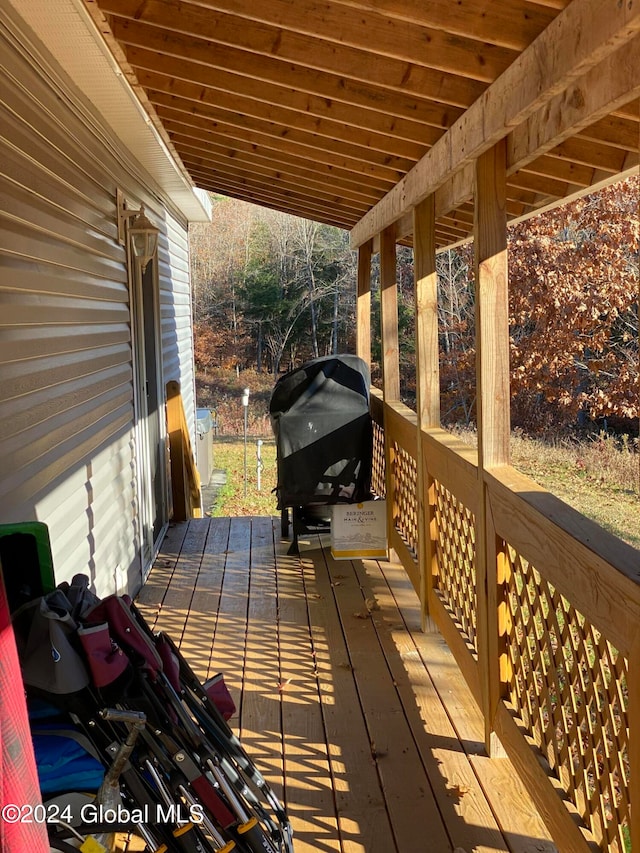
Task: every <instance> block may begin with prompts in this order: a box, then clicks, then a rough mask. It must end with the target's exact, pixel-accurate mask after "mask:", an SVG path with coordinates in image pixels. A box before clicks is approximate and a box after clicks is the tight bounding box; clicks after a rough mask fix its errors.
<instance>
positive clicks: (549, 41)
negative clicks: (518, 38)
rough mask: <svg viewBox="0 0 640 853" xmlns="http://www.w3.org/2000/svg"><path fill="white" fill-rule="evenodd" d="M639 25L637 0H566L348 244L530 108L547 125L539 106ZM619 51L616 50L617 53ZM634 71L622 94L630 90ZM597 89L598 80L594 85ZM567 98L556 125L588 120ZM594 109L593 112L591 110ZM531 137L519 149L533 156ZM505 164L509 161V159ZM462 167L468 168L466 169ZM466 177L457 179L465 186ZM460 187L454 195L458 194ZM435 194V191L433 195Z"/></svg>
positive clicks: (439, 182)
mask: <svg viewBox="0 0 640 853" xmlns="http://www.w3.org/2000/svg"><path fill="white" fill-rule="evenodd" d="M639 31H640V4H633V5H631V6H630V7H629V6H627V4H618V3H613V2H608V3H602V2H599V0H573V2H572V3H571V4H570V5H569V6H568V7H567V8H566V9H565V10H564V12H562V14H560V15H558V17H557V18H555V20H554V21H552V23H551V24H549V26H548V28H547V29H546V30H545V31H544V32H543V33H542V35H541V36H540V37H539V38H538V39H537V40H536V41H535V42H534V43H533V44H532V45H531V46H530V47H529V48H528V49H527V50H526V51H524V53H523V54H522V55H521V56H520V57H519V58H518V59H517V60H516V61H515V62H514V63H513V65H511V66H510V67H509V68H508V69H507V70H506V71H505V73H504V74H503V75H502V76H501V77H500V78H499V79H498V80H497V81H496V82H495V83H494V84H493V85H492V86H490V87H489V89H488V90H487V91H486V92H485V93H484V94H483V95H482V96H481V97H480V98H479V99H478V101H476V103H474V104H473V105H472V106H471V107H470V108H469V109H468V110H467V112H466V114H465V116H464V117H463V118H462V119H460V120H458V121H457V122H456V124H455V125H454V126H453V127H452V128H451V130H450V131H449V132H448V133H447V134H446V135H445V136H444V137H442V139H440V140H439V141H438V142H437V143H436V144H435V145H434V146H433V147H432V148H431V149H430V150H429V151H428V152H427V154H425V155H424V157H423V158H422V159H421V160H420V161H419V162H418V163H417V164H416V166H414V167H413V169H412V170H411V171H410V172H409V173H408V174H407V175H406V176H405V177H404V178H403V179H402V180H401V181H400V182H399V183H398V184H397V185H396V186H395V187H394V188H393V190H391V191H390V192H389V193H388V194H387V195H386V196H385V198H383V199H382V200H381V201H380V202H378V204H377V205H376V206H375V207H374V208H373V209H372V210H370V211H369V212H368V213H367V214H366V215H365V216H364V217H363V219H362V220H361V221H360V222H359V223H358V224H357V225H356V226H355V228H354V229H353V231H352V233H351V245H352V247H357V246H359V245H360V244H361V243H362V242H364V241H365V240H369V239H371V237H372V236H374V235H375V234H377V233H380V232H381V231H382V230H383V229H384V228H386V227H388V226H389V225H391V224H393V223H394V222H395V221H397V220H398V219H400V218H401V217H402V216H403V214H405V213H407V212H408V211H410V210H411V209H412V208H413V207H415V206H416V204H418V203H419V202H420V201H421V200H422V199H423V198H426V196H427V195H429V194H430V193H432V192H434V191H437V190H438V189H439V188H440V187H442V186H443V185H444V184H445V183H446V182H447V181H448V180H451V178H452V175H455V173H457V172H458V171H460V170H461V169H464V168H465V167H466V166H468V165H469V164H470V163H472V162H473V161H474V160H475V159H477V157H478V156H480V155H481V154H482V153H484V152H485V151H487V150H488V149H489V148H490V147H491V146H492V145H494V144H495V143H496V142H497V141H499V140H500V139H503V138H505V137H506V136H507V135H508V133H509V132H510V130H512V129H514V128H516V127H518V126H519V125H521V124H523V123H525V122H527V121H528V120H529V119H530V118H531V117H532V116H534V114H536V113H538V115H539V116H541V115H542V118H539V119H538V121H542V123H543V125H544V126H545V127H551V126H552V125H550V124H549V123H548V122H547V121H546V120H545V119H544V116H543V111H544V108H545V107H546V106H547V105H549V104H550V103H551V102H552V101H553V99H554V98H556V96H558V95H560V96H561V95H562V93H563V92H565V91H566V90H567V89H568V88H569V87H570V86H571V85H572V83H574V82H575V81H577V80H579V79H580V78H581V77H582V78H585V77H586V76H587V75H588V74H589V72H590V71H591V70H592V69H594V68H595V67H596V66H598V65H599V64H600V63H603V62H605V61H606V60H607V59H609V58H611V60H610V61H611V62H613V63H614V64H616V67H617V63H615V57H614V56H612V54H614V53H616V51H620V50H621V49H622V48H624V47H625V46H626V45H628V44H629V43H630V42H632V41H633V40H634V38H635V37H636V36H637V33H638V32H639ZM619 55H620V54H619ZM637 79H638V78H637V77H636V78H635V79H634V80H633V81H629V84H628V85H629V86H631V87H633V88H632V89H631V91H630V93H629V94H628V100H630V99H631V98H633V97H637V93H636V90H635V85H636V84H637ZM599 91H600V92H601V93H602V87H599ZM586 103H590V102H588V101H586V100H585V102H584V104H582V105H580V104H579V103H576V104H575V108H574V111H573V113H572V119H573V121H571V119H568V118H564V119H563V118H562V117H559V119H558V120H559V121H563V122H564V123H563V125H562V127H563V128H568V127H569V126H571V127H575V125H576V123H578V122H580V121H584V122H585V125H586V124H587V123H588V122H589V120H593V119H592V116H593V113H592V112H591V113H589V114H588V115H587V111H586V110H585V104H586ZM598 117H599V116H597V115H596V118H598ZM537 154H538V149H537V148H535V145H534V144H531V145H530V146H529V147H528V148H527V153H526V156H531V157H532V158H533V157H535V156H537ZM509 165H510V168H511V169H513V170H514V171H517V168H514V166H515V165H516V164H514V163H513V162H510V164H509ZM467 175H468V173H467ZM469 186H471V187H472V186H473V184H466V185H464V186H463V187H462V189H464V190H468V188H469ZM467 197H468V195H466V194H465V196H464V197H463V198H460V199H458V200H459V202H462V201H464V200H466V198H467ZM436 199H437V197H436Z"/></svg>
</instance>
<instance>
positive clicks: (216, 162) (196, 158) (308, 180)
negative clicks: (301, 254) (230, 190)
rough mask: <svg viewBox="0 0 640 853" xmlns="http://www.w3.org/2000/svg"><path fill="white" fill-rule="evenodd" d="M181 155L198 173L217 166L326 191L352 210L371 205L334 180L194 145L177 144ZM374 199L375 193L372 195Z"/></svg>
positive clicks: (318, 194)
mask: <svg viewBox="0 0 640 853" xmlns="http://www.w3.org/2000/svg"><path fill="white" fill-rule="evenodd" d="M181 158H182V160H183V162H184V163H185V165H186V163H187V162H189V163H195V162H197V163H198V166H199V171H200V172H201V173H202V172H203V171H204V170H205V168H207V167H208V168H210V169H217V170H218V171H221V170H223V169H224V170H226V171H228V172H229V174H231V173H238V174H240V173H241V174H242V175H244V176H249V175H255V176H257V177H258V178H259V179H260V180H269V181H270V182H271V183H273V182H274V181H278V182H282V184H283V186H284V187H285V188H286V187H289V188H291V189H297V190H306V191H308V192H309V193H310V195H311V196H316V197H323V196H325V195H327V194H328V193H329V192H334V193H336V194H338V195H339V196H340V197H341V198H343V199H344V200H345V205H348V206H349V207H351V208H353V209H358V210H360V211H365V210H367V208H368V207H369V206H370V204H371V199H372V196H366V195H364V194H362V193H358V192H356V191H352V190H350V189H349V188H345V187H344V186H342V185H340V186H338V185H336V184H335V182H334V183H331V184H327V182H326V181H322V180H321V179H320V178H315V179H314V178H313V176H311V177H304V178H301V177H300V176H298V175H294V174H291V173H290V172H287V171H286V170H281V169H278V168H277V167H274V166H273V165H272V166H271V167H268V166H265V165H263V164H256V163H255V162H250V161H247V160H239V159H237V158H235V157H228V156H224V155H223V154H219V153H218V152H210V151H202V150H201V149H200V148H198V147H197V146H195V145H184V146H181ZM373 198H376V196H373Z"/></svg>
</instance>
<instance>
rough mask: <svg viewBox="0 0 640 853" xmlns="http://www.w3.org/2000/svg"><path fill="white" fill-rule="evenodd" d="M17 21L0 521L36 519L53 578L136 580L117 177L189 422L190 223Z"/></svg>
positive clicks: (1, 116) (1, 351)
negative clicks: (141, 243) (153, 281)
mask: <svg viewBox="0 0 640 853" xmlns="http://www.w3.org/2000/svg"><path fill="white" fill-rule="evenodd" d="M22 35H23V34H22V33H20V32H19V30H18V28H17V26H16V25H15V24H14V23H12V22H11V21H9V20H8V19H3V18H2V16H0V59H1V60H2V69H3V71H2V73H3V86H2V89H1V91H0V128H1V131H0V524H2V523H7V522H16V521H29V520H39V521H44V522H45V523H46V524H47V525H48V526H49V531H50V535H51V541H52V549H53V558H54V568H55V573H56V579H57V580H58V581H61V580H65V579H67V580H68V579H70V578H71V577H72V576H73V575H74V574H75V573H76V572H86V573H88V574H89V575H90V576H91V578H92V580H93V581H94V584H95V588H96V591H97V592H98V594H100V595H104V594H106V593H109V592H115V591H119V592H122V591H123V590H124V589H126V588H128V589H129V590H130V591H134V590H135V589H136V588H137V586H139V584H140V581H141V577H142V574H141V566H140V557H139V553H140V530H139V497H138V495H139V492H140V484H139V483H138V475H137V471H138V467H137V459H136V455H137V448H136V438H135V429H134V403H133V400H134V394H133V375H134V371H133V364H132V342H131V317H130V297H129V285H128V274H127V268H126V257H125V251H124V248H123V247H122V246H121V245H120V244H119V243H118V241H117V211H116V201H115V200H116V189H117V188H120V189H122V190H123V192H124V194H125V196H126V198H127V200H128V201H129V203H130V205H132V206H133V205H138V204H140V202H144V204H145V207H146V209H147V212H148V215H149V218H150V219H152V221H153V222H154V223H155V224H157V225H158V227H159V228H160V229H161V235H160V241H159V242H160V251H159V262H158V264H159V265H158V269H159V287H160V290H159V302H160V310H161V336H162V348H163V351H162V366H163V374H164V375H163V379H164V382H165V383H166V381H168V380H169V379H177V380H178V381H180V383H181V386H182V387H183V389H184V391H185V401H186V403H187V415H188V418H189V422H190V424H191V426H192V428H193V422H194V401H193V367H192V364H193V346H192V339H191V334H192V333H191V305H190V293H189V275H188V244H187V225H186V222H185V221H183V220H181V219H180V218H179V216H178V214H177V213H175V212H173V213H172V212H170V211H169V210H168V208H170V202H169V200H164V199H163V200H161V195H160V193H159V191H158V190H157V188H155V187H153V186H151V185H150V184H151V181H150V180H149V181H148V182H144V181H143V180H142V177H141V176H142V175H143V174H144V173H143V172H142V170H138V169H135V168H133V167H132V166H131V157H130V155H128V153H127V152H125V151H120V150H118V147H117V144H115V143H114V141H113V138H112V137H111V136H110V134H109V132H108V129H107V128H106V126H101V124H100V120H99V118H98V117H96V116H93V115H91V112H90V108H89V107H88V106H87V107H86V111H85V110H83V109H82V100H81V98H80V97H78V95H77V93H75V91H74V90H73V89H72V87H71V86H70V84H69V89H67V88H65V86H62V85H61V81H62V80H64V76H63V75H60V76H58V75H57V74H55V73H54V72H53V71H50V67H49V65H48V63H47V62H46V61H41V58H40V53H39V52H37V53H34V52H33V51H39V49H38V48H34V47H33V45H31V44H30V37H29V34H28V33H25V34H24V38H23V37H22ZM25 45H29V47H28V49H27V47H25ZM44 55H45V54H42V56H44ZM51 67H53V66H51ZM54 70H55V69H54Z"/></svg>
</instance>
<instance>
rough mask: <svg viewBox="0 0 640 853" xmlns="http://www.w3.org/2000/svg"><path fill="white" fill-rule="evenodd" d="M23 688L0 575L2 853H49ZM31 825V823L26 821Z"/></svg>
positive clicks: (0, 794) (0, 832) (0, 795)
mask: <svg viewBox="0 0 640 853" xmlns="http://www.w3.org/2000/svg"><path fill="white" fill-rule="evenodd" d="M41 803H42V798H41V795H40V788H39V786H38V774H37V771H36V763H35V758H34V756H33V744H32V742H31V731H30V729H29V720H28V717H27V706H26V702H25V697H24V686H23V683H22V675H21V673H20V664H19V662H18V653H17V651H16V643H15V638H14V636H13V628H12V627H11V616H10V613H9V605H8V603H7V596H6V592H5V588H4V582H3V580H2V573H1V572H0V850H2V853H25V851H29V853H48V851H49V841H48V839H47V829H46V825H45V824H44V823H40V822H38V821H37V820H36V816H38V817H41V815H38V813H37V812H35V813H34V811H33V810H34V808H35V806H36V805H38V804H41ZM29 821H30V822H29Z"/></svg>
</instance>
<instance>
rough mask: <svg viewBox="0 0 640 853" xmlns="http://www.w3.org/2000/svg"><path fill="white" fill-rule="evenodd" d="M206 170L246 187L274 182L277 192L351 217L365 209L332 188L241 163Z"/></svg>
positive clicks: (264, 185) (362, 205)
mask: <svg viewBox="0 0 640 853" xmlns="http://www.w3.org/2000/svg"><path fill="white" fill-rule="evenodd" d="M185 160H186V162H188V163H189V164H190V165H191V163H192V161H191V160H190V158H189V157H188V156H187V155H185ZM193 166H194V171H197V166H196V165H195V163H194V164H193ZM203 171H204V170H203ZM206 172H207V173H208V174H209V175H211V178H212V179H213V178H215V177H223V178H226V179H227V180H229V181H234V182H235V183H237V184H243V185H245V186H248V187H250V186H254V187H256V188H259V187H262V188H264V189H266V188H271V187H273V186H274V183H277V193H287V192H289V193H294V194H295V195H299V196H301V197H303V196H304V197H306V198H309V200H310V203H311V204H313V203H318V204H322V205H324V206H325V207H326V208H327V209H338V210H340V211H342V212H343V213H346V214H348V215H350V216H351V217H352V218H353V219H357V217H358V216H360V214H361V212H362V211H363V210H365V209H366V205H365V204H364V203H363V202H358V201H356V200H354V199H351V198H348V197H346V196H344V195H339V194H336V193H335V192H332V188H326V187H325V189H324V190H322V189H320V188H315V187H314V188H313V189H310V188H305V187H302V186H300V184H297V183H295V182H294V181H289V180H287V179H286V176H281V175H278V176H276V175H275V174H274V175H273V176H270V175H265V174H262V173H259V172H254V171H251V170H249V169H244V168H243V167H242V165H241V164H229V163H222V162H221V163H219V164H218V166H217V167H216V168H214V167H213V166H209V167H208V168H207V170H206ZM305 189H309V191H308V192H306V193H304V192H303V190H305Z"/></svg>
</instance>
